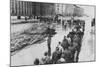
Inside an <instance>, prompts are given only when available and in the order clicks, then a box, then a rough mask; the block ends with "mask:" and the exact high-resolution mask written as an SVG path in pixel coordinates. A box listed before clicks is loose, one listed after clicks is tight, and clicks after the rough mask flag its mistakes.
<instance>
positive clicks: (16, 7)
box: [10, 0, 55, 18]
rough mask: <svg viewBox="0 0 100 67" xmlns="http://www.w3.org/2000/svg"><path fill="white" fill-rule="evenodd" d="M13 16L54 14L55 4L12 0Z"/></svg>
mask: <svg viewBox="0 0 100 67" xmlns="http://www.w3.org/2000/svg"><path fill="white" fill-rule="evenodd" d="M10 2H11V3H10V14H11V16H17V17H18V18H20V17H21V16H52V15H54V13H55V10H54V9H55V8H54V4H52V3H42V2H27V1H19V0H11V1H10Z"/></svg>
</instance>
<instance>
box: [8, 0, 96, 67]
mask: <svg viewBox="0 0 100 67" xmlns="http://www.w3.org/2000/svg"><path fill="white" fill-rule="evenodd" d="M9 8H10V66H11V67H13V66H34V65H48V64H64V63H65V64H67V63H80V62H81V63H83V62H94V61H95V60H96V59H95V58H96V50H95V49H96V21H95V19H96V17H95V14H96V6H95V5H84V4H71V3H51V2H38V1H25V0H24V1H23V0H10V7H9Z"/></svg>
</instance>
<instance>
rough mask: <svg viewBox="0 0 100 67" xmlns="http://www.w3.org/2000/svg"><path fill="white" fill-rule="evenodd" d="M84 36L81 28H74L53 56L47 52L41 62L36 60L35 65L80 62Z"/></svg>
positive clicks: (59, 44) (60, 43) (57, 47)
mask: <svg viewBox="0 0 100 67" xmlns="http://www.w3.org/2000/svg"><path fill="white" fill-rule="evenodd" d="M83 35H84V31H82V30H81V27H80V26H76V27H74V28H73V29H72V31H71V32H69V34H68V35H66V36H64V38H63V40H62V42H58V45H57V46H56V49H55V51H54V52H53V53H52V54H51V56H50V55H49V54H48V52H45V53H44V57H43V58H42V59H41V61H40V60H39V59H36V60H35V61H34V64H35V65H40V64H58V63H74V62H78V61H79V54H80V51H81V46H82V38H83Z"/></svg>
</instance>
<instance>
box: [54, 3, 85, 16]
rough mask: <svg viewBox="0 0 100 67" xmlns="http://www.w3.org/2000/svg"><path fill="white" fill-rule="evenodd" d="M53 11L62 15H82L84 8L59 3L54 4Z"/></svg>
mask: <svg viewBox="0 0 100 67" xmlns="http://www.w3.org/2000/svg"><path fill="white" fill-rule="evenodd" d="M55 12H56V14H62V15H64V16H82V15H83V14H84V10H83V9H82V8H81V7H79V6H77V5H72V4H59V3H58V4H55Z"/></svg>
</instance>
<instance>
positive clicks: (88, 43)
mask: <svg viewBox="0 0 100 67" xmlns="http://www.w3.org/2000/svg"><path fill="white" fill-rule="evenodd" d="M89 22H90V20H88V19H87V20H86V30H85V35H84V37H83V42H82V49H81V52H80V55H79V61H91V60H94V49H93V48H94V44H93V43H94V39H93V37H92V36H94V35H91V34H90V30H91V27H90V23H89ZM69 31H70V30H67V31H66V32H65V31H63V30H62V28H61V27H59V26H58V28H57V29H56V32H57V34H56V35H54V36H53V37H52V42H51V50H52V51H51V53H52V52H53V51H54V50H55V48H56V46H57V44H58V42H59V41H62V40H63V37H64V35H67V34H68V33H69ZM47 50H48V49H47V42H46V41H45V42H43V43H41V44H34V45H31V46H30V47H28V48H25V49H23V50H21V51H20V52H18V53H16V54H15V55H13V56H11V66H18V65H33V62H34V60H35V58H42V57H43V54H44V52H46V51H47Z"/></svg>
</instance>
